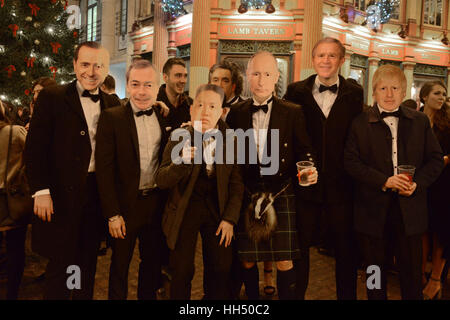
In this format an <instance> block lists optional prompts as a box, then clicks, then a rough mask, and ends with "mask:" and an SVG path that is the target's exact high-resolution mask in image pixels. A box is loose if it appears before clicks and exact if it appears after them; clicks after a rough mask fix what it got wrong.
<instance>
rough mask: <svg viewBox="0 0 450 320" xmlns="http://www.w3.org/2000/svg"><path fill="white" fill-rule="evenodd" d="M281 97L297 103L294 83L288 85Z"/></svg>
mask: <svg viewBox="0 0 450 320" xmlns="http://www.w3.org/2000/svg"><path fill="white" fill-rule="evenodd" d="M283 99H284V100H287V101H291V102H293V103H298V102H297V101H295V88H294V84H293V83H292V84H290V85H288V87H287V90H286V93H285V94H284V97H283Z"/></svg>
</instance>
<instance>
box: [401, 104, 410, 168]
mask: <svg viewBox="0 0 450 320" xmlns="http://www.w3.org/2000/svg"><path fill="white" fill-rule="evenodd" d="M405 109H406V110H405ZM400 112H401V115H400V117H399V118H398V129H397V149H398V159H397V162H398V164H399V165H400V164H409V163H408V155H407V152H406V146H407V143H408V142H407V141H406V139H407V137H408V136H409V134H410V133H411V132H412V130H413V128H412V127H411V125H412V121H411V119H412V116H411V115H410V113H409V110H407V108H403V107H400Z"/></svg>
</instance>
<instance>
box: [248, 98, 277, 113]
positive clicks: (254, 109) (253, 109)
mask: <svg viewBox="0 0 450 320" xmlns="http://www.w3.org/2000/svg"><path fill="white" fill-rule="evenodd" d="M272 100H273V97H272V98H270V99H269V100H268V101H267V103H266V104H262V105H259V106H257V105H255V104H252V106H251V108H250V111H251V112H252V113H255V112H258V111H259V110H262V111H264V113H267V111H269V103H271V102H272Z"/></svg>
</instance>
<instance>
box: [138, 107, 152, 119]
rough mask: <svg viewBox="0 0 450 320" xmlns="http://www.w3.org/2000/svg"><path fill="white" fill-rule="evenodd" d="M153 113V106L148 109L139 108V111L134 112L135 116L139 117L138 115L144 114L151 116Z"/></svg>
mask: <svg viewBox="0 0 450 320" xmlns="http://www.w3.org/2000/svg"><path fill="white" fill-rule="evenodd" d="M152 114H153V108H152V109H148V110H141V111H138V112H136V117H140V116H143V115H146V116H149V117H150V116H151V115H152Z"/></svg>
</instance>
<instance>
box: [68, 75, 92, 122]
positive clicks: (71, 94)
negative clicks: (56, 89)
mask: <svg viewBox="0 0 450 320" xmlns="http://www.w3.org/2000/svg"><path fill="white" fill-rule="evenodd" d="M76 83H77V82H76V80H75V81H73V82H72V83H71V84H69V85H68V86H67V95H66V98H65V100H66V102H67V103H68V105H69V106H70V107H71V108H72V110H73V111H74V112H75V113H76V114H77V115H78V116H80V118H81V119H82V120H83V122H84V125H85V127H86V129H87V122H86V117H85V116H84V112H83V107H82V106H81V101H80V96H79V95H78V90H77V85H76Z"/></svg>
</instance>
